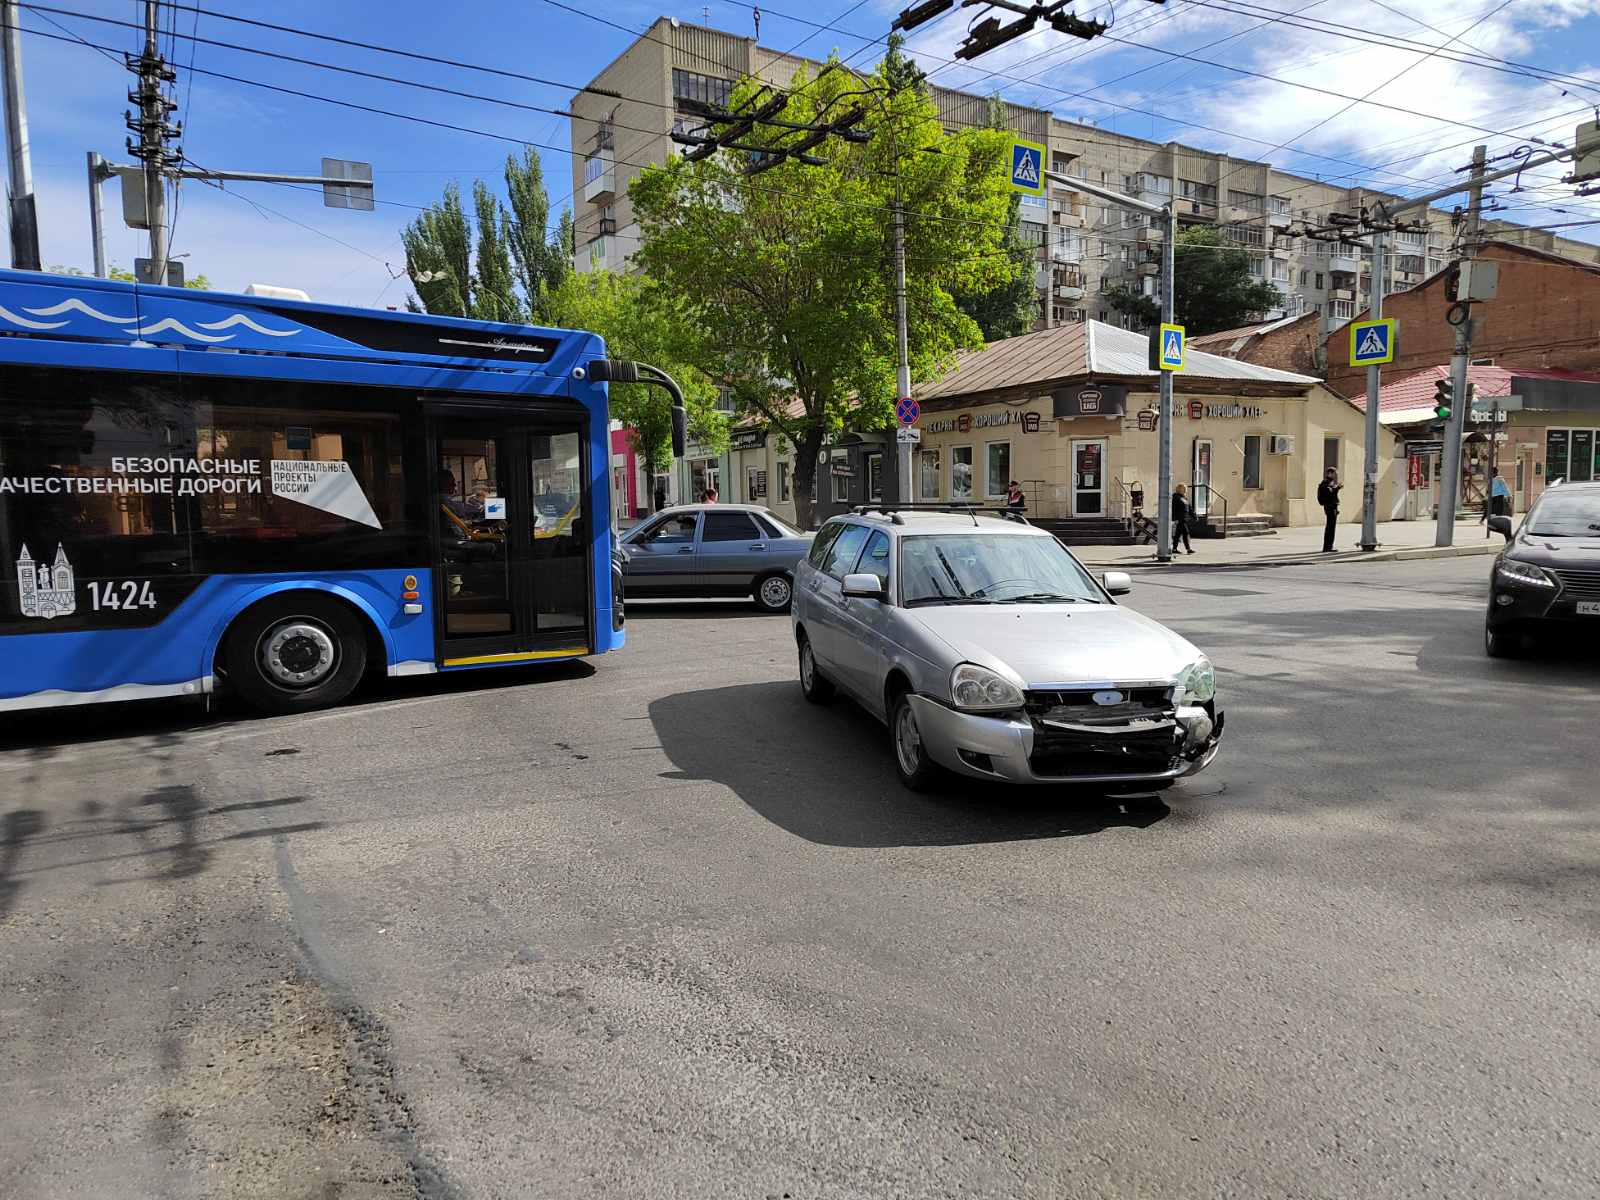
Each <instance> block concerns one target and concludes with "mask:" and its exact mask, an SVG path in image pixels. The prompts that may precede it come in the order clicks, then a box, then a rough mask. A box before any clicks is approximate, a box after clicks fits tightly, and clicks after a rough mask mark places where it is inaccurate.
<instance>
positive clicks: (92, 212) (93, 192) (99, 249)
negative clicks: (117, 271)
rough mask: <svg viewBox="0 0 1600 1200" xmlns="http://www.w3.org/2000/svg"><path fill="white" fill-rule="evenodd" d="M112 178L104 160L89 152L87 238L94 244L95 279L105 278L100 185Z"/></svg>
mask: <svg viewBox="0 0 1600 1200" xmlns="http://www.w3.org/2000/svg"><path fill="white" fill-rule="evenodd" d="M111 176H112V170H111V168H110V167H108V166H107V165H106V160H105V159H103V158H101V157H100V155H99V154H98V153H96V152H95V151H93V150H91V151H89V238H90V240H91V241H92V242H93V243H94V273H95V277H96V278H99V279H104V278H105V277H106V223H105V213H104V210H103V209H102V208H101V206H100V185H101V184H102V183H104V182H105V181H106V180H108V179H110V178H111Z"/></svg>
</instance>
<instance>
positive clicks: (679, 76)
mask: <svg viewBox="0 0 1600 1200" xmlns="http://www.w3.org/2000/svg"><path fill="white" fill-rule="evenodd" d="M732 94H733V80H731V79H718V78H717V77H716V76H714V75H701V74H699V73H698V72H696V71H683V70H679V69H678V68H676V67H675V68H673V71H672V98H673V100H674V101H676V102H677V105H678V107H679V108H683V109H688V110H690V111H705V110H710V109H725V108H727V107H728V97H729V96H731V95H732Z"/></svg>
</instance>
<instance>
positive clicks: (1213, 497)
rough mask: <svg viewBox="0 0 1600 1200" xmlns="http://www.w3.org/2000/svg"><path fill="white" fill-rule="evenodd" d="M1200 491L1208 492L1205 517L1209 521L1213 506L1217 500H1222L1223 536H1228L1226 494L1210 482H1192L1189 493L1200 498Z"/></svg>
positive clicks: (1197, 498)
mask: <svg viewBox="0 0 1600 1200" xmlns="http://www.w3.org/2000/svg"><path fill="white" fill-rule="evenodd" d="M1200 492H1205V494H1206V505H1205V508H1206V513H1205V518H1206V520H1207V521H1209V520H1211V515H1212V512H1213V507H1214V506H1215V504H1216V503H1217V501H1219V500H1220V501H1221V502H1222V536H1223V537H1227V536H1228V498H1227V497H1226V496H1224V495H1223V494H1222V493H1221V492H1219V491H1217V490H1216V489H1215V488H1214V487H1212V486H1211V485H1210V484H1209V483H1196V484H1191V485H1190V487H1189V493H1190V495H1192V496H1194V498H1195V499H1196V500H1199V499H1200V496H1199V493H1200Z"/></svg>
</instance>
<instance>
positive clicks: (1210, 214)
mask: <svg viewBox="0 0 1600 1200" xmlns="http://www.w3.org/2000/svg"><path fill="white" fill-rule="evenodd" d="M1216 219H1217V206H1216V205H1215V204H1212V203H1211V202H1210V201H1207V200H1179V201H1178V220H1180V221H1215V220H1216Z"/></svg>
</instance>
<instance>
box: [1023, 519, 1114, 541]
mask: <svg viewBox="0 0 1600 1200" xmlns="http://www.w3.org/2000/svg"><path fill="white" fill-rule="evenodd" d="M1032 523H1033V524H1034V525H1037V526H1038V527H1039V528H1040V529H1044V530H1048V531H1049V532H1050V533H1053V534H1055V536H1056V540H1057V541H1059V542H1060V543H1061V544H1062V545H1063V546H1131V545H1133V544H1134V541H1133V536H1132V535H1131V534H1130V533H1129V532H1128V527H1127V526H1126V525H1125V524H1123V523H1122V522H1121V521H1117V520H1113V519H1112V518H1111V517H1071V518H1068V519H1065V520H1062V519H1051V520H1039V521H1034V522H1032Z"/></svg>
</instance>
